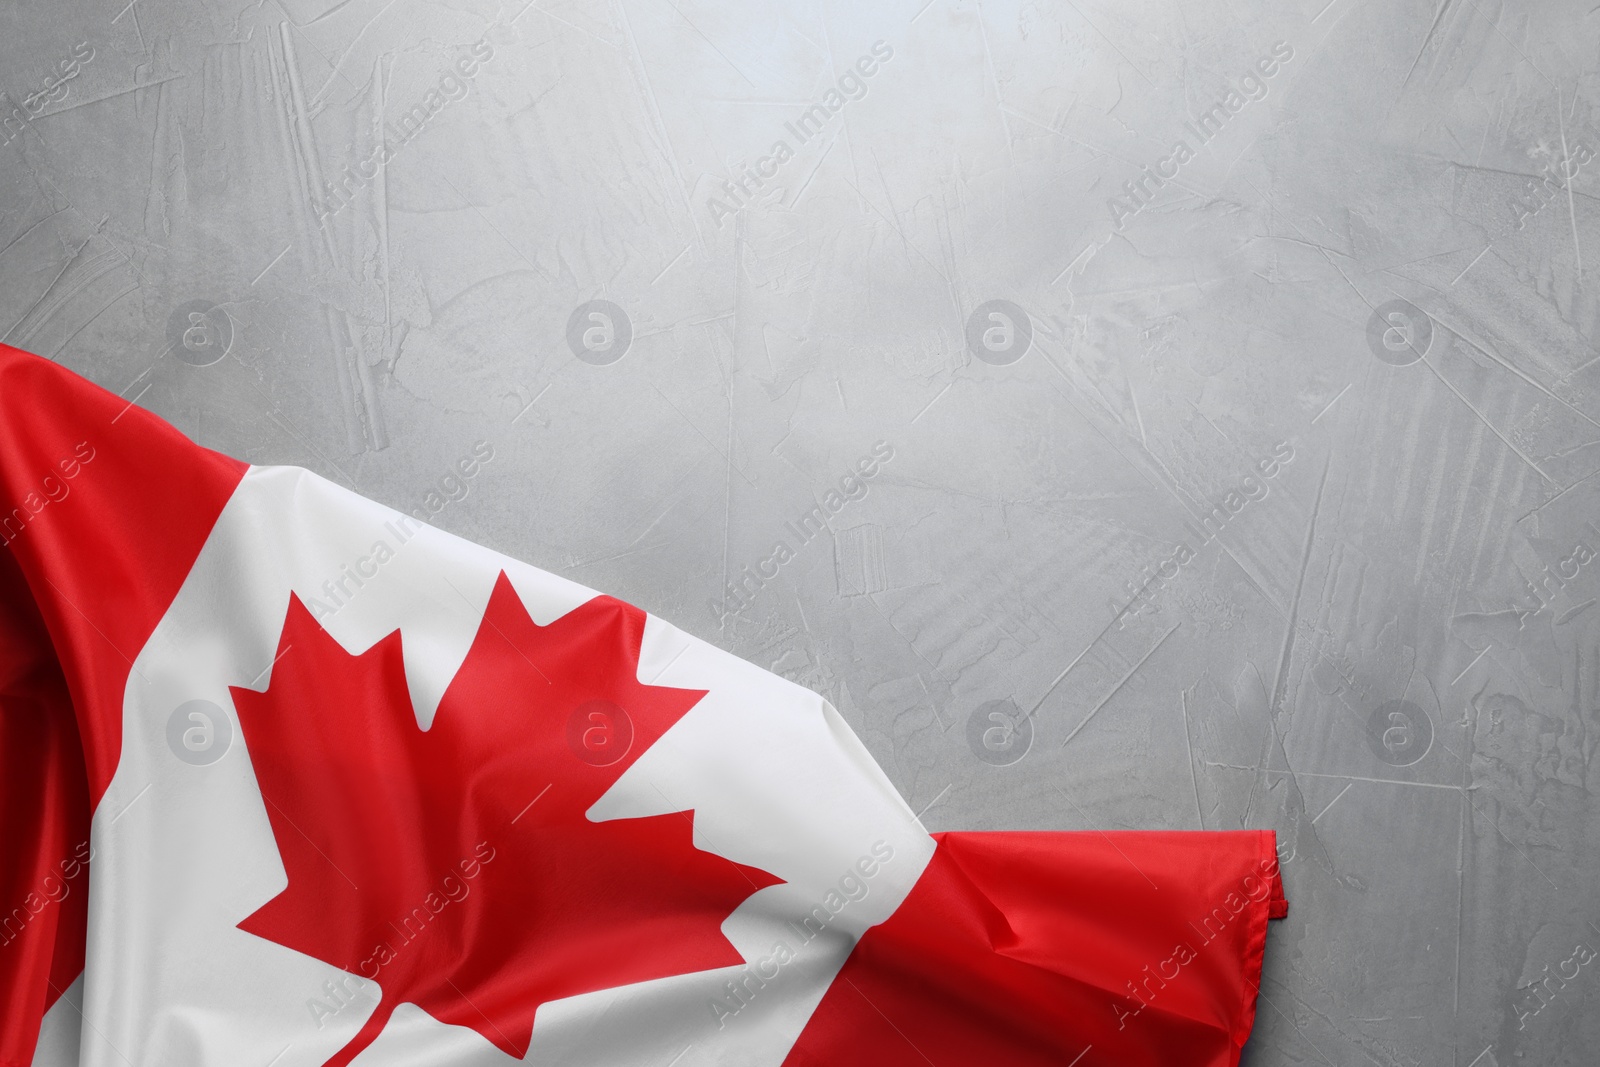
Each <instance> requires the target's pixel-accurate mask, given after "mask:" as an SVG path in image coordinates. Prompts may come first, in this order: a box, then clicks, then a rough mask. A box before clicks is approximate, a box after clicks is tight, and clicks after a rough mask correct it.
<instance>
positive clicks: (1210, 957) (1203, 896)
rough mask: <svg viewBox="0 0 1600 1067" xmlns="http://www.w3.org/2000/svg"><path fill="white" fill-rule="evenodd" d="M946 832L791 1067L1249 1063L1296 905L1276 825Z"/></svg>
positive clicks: (1211, 1066)
mask: <svg viewBox="0 0 1600 1067" xmlns="http://www.w3.org/2000/svg"><path fill="white" fill-rule="evenodd" d="M934 838H935V840H936V841H937V842H938V848H937V850H936V851H935V853H934V857H933V860H932V861H931V862H930V863H929V864H928V867H927V869H926V870H925V871H924V872H923V874H922V877H921V879H920V880H919V881H918V882H917V884H916V886H915V888H913V889H912V891H911V895H910V896H909V897H908V898H907V899H906V901H905V903H903V904H901V905H900V907H899V908H898V909H897V910H896V911H895V913H894V914H893V915H891V916H890V917H889V919H888V920H887V921H886V922H884V923H882V924H880V925H878V926H875V927H873V928H872V929H870V930H868V931H867V933H866V935H865V936H864V937H863V938H862V939H861V941H860V942H859V943H858V944H857V945H856V947H855V950H854V952H853V953H852V954H851V956H850V958H849V960H848V961H847V962H846V963H845V966H844V969H843V970H842V971H841V972H840V974H839V977H838V978H837V979H835V981H834V983H833V985H832V986H831V987H830V988H829V989H828V992H827V993H826V994H825V995H824V997H823V999H822V1003H821V1004H820V1005H819V1006H818V1008H817V1010H816V1012H815V1013H814V1014H813V1015H812V1016H811V1020H810V1022H809V1023H808V1024H807V1026H806V1028H805V1031H804V1032H803V1033H802V1034H801V1035H800V1040H799V1041H798V1042H797V1043H796V1044H795V1047H794V1049H793V1050H792V1051H791V1052H790V1054H789V1057H788V1059H786V1060H785V1061H784V1064H785V1067H838V1065H839V1064H848V1063H862V1064H868V1063H872V1064H891V1063H892V1064H931V1065H933V1067H965V1065H968V1064H974V1063H983V1064H992V1065H996V1067H1035V1065H1036V1067H1047V1065H1048V1067H1067V1065H1068V1064H1076V1065H1078V1067H1113V1065H1114V1067H1173V1065H1174V1064H1183V1065H1184V1067H1234V1065H1236V1064H1237V1063H1238V1062H1239V1053H1240V1050H1241V1049H1242V1048H1243V1046H1244V1043H1245V1040H1246V1039H1247V1038H1248V1037H1249V1035H1250V1027H1251V1024H1252V1023H1253V1022H1254V1019H1255V1002H1256V991H1257V989H1258V987H1259V985H1260V980H1261V978H1260V976H1261V959H1262V952H1263V949H1264V947H1265V944H1266V937H1267V920H1268V919H1269V918H1280V917H1282V916H1283V915H1285V914H1287V913H1288V905H1287V903H1285V901H1284V897H1283V886H1282V882H1281V879H1280V877H1279V873H1278V862H1277V854H1276V851H1275V845H1274V842H1275V837H1274V835H1273V834H1272V833H1271V832H1269V831H1238V832H1227V833H1185V832H1116V833H1098V832H1094V831H1082V832H1076V831H1075V832H1070V833H946V834H935V835H934Z"/></svg>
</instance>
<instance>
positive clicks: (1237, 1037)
mask: <svg viewBox="0 0 1600 1067" xmlns="http://www.w3.org/2000/svg"><path fill="white" fill-rule="evenodd" d="M1260 841H1261V846H1260V851H1259V855H1260V857H1261V858H1260V861H1259V862H1261V863H1270V864H1271V870H1272V873H1271V875H1270V876H1269V877H1270V878H1271V889H1272V891H1271V893H1270V894H1269V895H1268V897H1267V899H1266V900H1265V901H1263V902H1262V903H1261V904H1260V905H1257V906H1256V907H1255V908H1253V909H1252V913H1251V916H1250V943H1249V945H1248V946H1247V947H1246V949H1245V958H1244V976H1245V984H1244V988H1242V989H1241V990H1240V991H1239V993H1240V1004H1239V1028H1238V1030H1237V1031H1236V1032H1235V1033H1234V1037H1233V1044H1234V1051H1233V1060H1232V1063H1231V1064H1230V1065H1229V1067H1239V1060H1240V1058H1242V1057H1243V1056H1244V1047H1245V1045H1246V1044H1247V1043H1248V1042H1249V1040H1250V1034H1251V1032H1252V1031H1254V1030H1255V1025H1256V1006H1257V1002H1258V1001H1259V999H1260V994H1261V971H1262V969H1263V968H1264V966H1265V965H1266V956H1267V926H1268V924H1269V923H1270V922H1272V921H1273V920H1274V919H1282V918H1284V917H1285V916H1287V915H1288V914H1289V901H1288V898H1286V897H1285V896H1284V894H1283V871H1282V870H1281V869H1280V866H1279V863H1278V835H1277V833H1276V831H1273V830H1262V831H1261V832H1260Z"/></svg>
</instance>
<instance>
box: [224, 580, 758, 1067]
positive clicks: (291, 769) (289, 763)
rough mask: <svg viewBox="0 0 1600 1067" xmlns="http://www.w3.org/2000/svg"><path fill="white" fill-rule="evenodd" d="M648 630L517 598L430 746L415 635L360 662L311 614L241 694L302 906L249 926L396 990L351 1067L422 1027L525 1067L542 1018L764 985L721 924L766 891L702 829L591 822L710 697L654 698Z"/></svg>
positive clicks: (661, 691) (282, 900)
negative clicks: (703, 842)
mask: <svg viewBox="0 0 1600 1067" xmlns="http://www.w3.org/2000/svg"><path fill="white" fill-rule="evenodd" d="M644 620H645V616H644V613H643V612H642V611H640V610H639V609H637V608H634V607H630V606H629V605H627V604H624V603H622V602H620V601H617V600H613V599H612V598H610V597H597V598H595V599H593V600H591V601H589V602H588V603H586V604H584V605H583V606H581V607H579V608H577V609H575V610H573V611H571V612H569V613H567V614H566V615H564V616H562V617H561V618H559V619H556V620H555V621H554V622H552V623H551V624H550V625H548V626H539V625H537V624H536V623H534V622H533V620H532V619H530V618H529V617H528V613H527V611H526V609H524V607H523V606H522V602H521V601H520V600H519V599H518V598H517V595H516V592H515V591H514V590H513V589H512V587H511V583H510V582H509V581H508V580H507V578H506V576H505V575H504V574H501V575H500V577H499V579H498V581H497V582H496V583H495V588H494V592H493V593H492V595H491V596H490V598H489V603H488V606H487V607H486V608H485V609H484V616H483V622H482V624H481V625H480V627H479V629H478V633H477V636H476V637H475V638H474V640H473V644H472V648H471V650H470V651H469V652H468V654H467V657H466V660H465V662H463V664H462V666H461V669H460V670H459V671H458V672H457V674H456V676H455V678H454V679H453V680H452V681H451V683H450V686H449V688H448V690H447V691H446V692H445V695H444V698H443V700H441V702H440V704H439V711H438V715H437V716H436V717H435V719H434V721H433V724H432V727H431V728H430V729H428V730H426V731H424V730H422V729H421V728H420V727H419V726H418V725H417V719H416V713H415V712H414V710H413V709H412V705H411V698H410V694H409V691H408V690H407V687H406V679H405V671H404V663H403V660H402V657H401V646H400V634H399V632H395V633H391V634H389V635H388V636H387V637H385V638H384V639H382V640H381V641H379V642H378V643H377V644H375V645H373V646H372V648H370V649H368V650H367V651H366V652H363V653H361V654H359V655H355V656H352V655H350V654H348V653H346V652H345V651H344V649H343V648H341V647H340V646H339V644H338V643H337V642H336V641H334V639H333V638H332V637H331V636H329V635H328V634H327V632H326V631H324V630H323V629H322V627H321V626H320V625H318V624H317V622H316V621H315V619H313V618H312V616H311V614H310V612H308V611H307V610H306V608H305V606H304V605H303V604H301V603H300V601H299V600H298V599H295V598H291V600H290V603H289V611H288V617H287V619H286V621H285V623H284V627H283V635H282V638H281V639H280V642H279V652H278V655H279V657H280V658H279V659H278V661H277V664H276V666H274V667H273V669H272V679H271V683H270V686H269V687H268V689H267V690H266V691H265V692H257V691H255V690H252V689H241V688H234V689H233V700H234V706H235V707H236V708H237V709H238V713H239V722H240V725H241V727H242V729H243V732H244V736H245V739H246V741H247V743H248V746H249V752H250V760H251V763H252V765H253V766H254V768H255V774H256V780H257V782H258V783H259V785H260V788H261V796H262V799H263V800H264V801H265V804H266V809H267V815H268V818H269V819H270V820H271V824H272V832H273V835H274V836H275V837H276V839H277V843H278V849H279V851H280V853H281V855H282V857H283V864H284V868H285V870H286V871H287V873H288V878H289V885H288V888H287V889H285V890H284V891H283V892H281V893H279V894H278V895H277V896H276V897H273V898H272V899H271V900H270V901H268V902H267V903H266V904H265V905H263V906H262V907H261V908H260V909H259V910H257V911H256V912H255V913H254V914H252V915H250V916H249V917H248V918H246V919H245V920H244V921H243V922H241V923H240V924H239V927H240V929H242V930H245V931H247V932H249V933H252V934H255V935H256V936H258V937H263V938H266V939H267V940H270V941H275V942H277V943H278V944H280V945H285V946H287V947H289V948H292V949H295V950H297V951H300V952H303V953H305V954H306V955H308V956H313V957H315V958H316V959H319V960H322V961H324V962H325V963H329V964H332V965H333V966H335V967H339V968H343V969H344V970H346V971H350V972H352V973H355V974H360V975H362V976H364V977H366V978H369V979H372V980H375V981H376V982H377V983H378V986H379V988H380V990H381V992H380V994H379V1002H378V1006H377V1009H376V1010H375V1011H374V1012H373V1013H372V1015H371V1017H370V1018H369V1019H368V1020H367V1022H366V1024H365V1025H364V1026H363V1027H362V1028H361V1031H360V1032H359V1033H358V1034H357V1035H356V1036H355V1037H354V1038H353V1039H351V1041H350V1043H349V1044H348V1045H346V1046H345V1047H344V1048H343V1049H342V1050H340V1052H339V1053H338V1054H336V1055H335V1056H334V1057H333V1058H332V1059H330V1060H328V1061H327V1063H326V1065H325V1067H343V1065H345V1064H348V1063H349V1062H350V1061H351V1060H353V1059H354V1058H355V1057H356V1055H357V1054H359V1053H360V1052H361V1051H362V1050H363V1049H365V1048H366V1047H367V1046H368V1045H370V1044H371V1043H372V1041H373V1040H374V1039H376V1038H377V1036H378V1034H379V1033H380V1032H381V1031H382V1030H383V1028H384V1026H385V1025H386V1024H387V1023H388V1021H389V1017H390V1016H391V1015H392V1014H393V1013H394V1011H395V1009H396V1008H397V1007H399V1006H400V1005H401V1004H403V1003H409V1004H415V1005H416V1006H417V1007H419V1008H421V1009H422V1010H423V1011H425V1012H427V1013H428V1014H429V1015H431V1016H432V1017H433V1018H435V1019H437V1020H439V1021H440V1022H443V1023H449V1024H453V1025H457V1026H467V1027H471V1028H472V1029H474V1030H476V1031H477V1032H478V1033H479V1034H481V1035H483V1037H484V1038H486V1039H487V1040H489V1041H490V1042H492V1043H493V1044H494V1045H495V1047H497V1048H499V1049H500V1050H502V1051H503V1052H506V1053H508V1054H509V1055H512V1056H515V1057H517V1058H519V1059H520V1058H522V1057H523V1056H524V1055H525V1054H526V1053H527V1050H528V1043H529V1041H530V1039H531V1037H532V1033H533V1024H534V1015H535V1013H536V1012H537V1011H538V1008H539V1006H540V1005H541V1004H544V1003H545V1002H547V1001H551V1000H557V999H560V998H562V997H570V996H575V995H577V994H580V993H587V992H592V991H594V990H599V989H609V988H613V987H615V986H620V985H626V984H629V983H632V982H642V981H646V980H649V979H652V978H662V977H667V976H669V975H675V974H684V973H688V972H691V971H700V970H706V969H708V968H713V967H724V966H730V965H736V964H740V963H743V962H744V960H743V958H742V957H741V956H740V955H739V953H738V951H737V950H735V949H734V947H733V945H732V944H731V943H729V942H728V940H727V939H726V938H725V937H723V935H722V932H721V924H722V922H723V920H724V919H726V918H727V916H728V915H729V913H730V912H732V911H733V909H734V908H735V907H737V906H738V904H739V903H740V902H741V901H743V900H744V899H745V898H746V897H748V896H749V895H750V894H751V893H753V892H755V891H756V890H758V889H762V888H764V887H766V886H769V885H775V884H777V883H778V882H779V881H780V879H777V878H774V877H773V876H772V875H770V874H768V873H767V872H765V871H761V870H758V869H756V868H753V867H745V866H743V865H741V864H737V863H734V862H732V861H730V860H727V859H724V858H721V857H718V856H714V855H712V854H711V853H708V852H703V851H701V850H699V849H697V848H696V847H695V846H694V843H693V814H692V812H687V811H685V812H677V813H675V814H670V815H655V816H650V817H647V818H638V819H613V820H608V821H605V822H591V821H590V820H589V819H588V818H587V816H586V814H585V813H586V812H587V811H588V809H589V807H590V806H591V805H592V804H594V802H595V801H596V800H597V799H598V798H599V797H600V795H601V794H602V793H604V792H605V791H606V789H607V788H608V787H609V786H610V785H611V784H612V783H613V782H614V781H615V780H616V779H617V777H618V776H619V775H621V774H622V772H623V771H625V770H627V768H628V767H629V766H630V765H632V763H633V762H634V761H635V760H636V759H637V758H638V757H639V755H640V754H641V753H642V752H643V751H644V750H645V749H647V748H649V747H650V746H651V745H652V744H654V743H655V741H656V739H657V738H659V737H660V736H661V735H662V734H663V733H665V732H666V731H667V729H668V728H669V727H671V726H672V724H673V723H675V722H677V721H678V720H679V719H680V718H682V716H683V715H684V713H685V712H687V711H688V710H689V709H690V708H691V707H693V706H694V705H695V704H696V703H697V702H698V701H699V700H700V698H701V697H703V696H704V695H705V693H704V692H703V691H697V690H689V689H673V688H668V687H665V686H653V685H642V684H640V682H639V681H638V678H637V672H638V663H639V644H640V640H641V638H642V637H643V634H644Z"/></svg>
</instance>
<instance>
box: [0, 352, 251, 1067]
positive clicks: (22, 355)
mask: <svg viewBox="0 0 1600 1067" xmlns="http://www.w3.org/2000/svg"><path fill="white" fill-rule="evenodd" d="M0 415H3V417H0V542H3V543H4V549H3V551H4V553H5V555H6V557H7V558H6V559H5V560H3V561H0V592H3V594H4V598H3V599H0V641H3V642H4V648H3V649H0V826H4V828H5V839H4V855H3V856H0V932H3V933H4V935H5V941H4V943H0V1020H3V1025H0V1065H3V1067H27V1065H29V1064H31V1063H32V1062H33V1049H34V1044H35V1042H36V1041H37V1039H38V1029H39V1019H40V1016H41V1015H42V1013H43V1012H44V1011H46V1010H48V1008H49V1006H50V1005H51V1004H54V1003H55V1001H56V1000H57V999H58V998H59V997H60V996H61V994H62V993H63V992H64V991H65V990H66V987H67V986H68V985H70V984H71V983H72V981H73V980H74V979H75V978H76V977H77V976H78V975H79V974H80V973H82V971H83V956H84V930H85V926H86V923H87V916H88V911H87V907H88V892H87V889H88V887H87V875H86V874H84V873H83V872H82V871H78V872H77V874H76V876H75V877H73V878H71V879H68V880H67V885H68V888H67V889H66V890H63V889H62V888H60V885H59V883H61V882H62V880H63V878H64V876H65V875H66V874H67V873H68V872H69V871H71V870H74V868H72V867H71V862H72V861H73V860H74V859H75V858H77V857H79V856H80V855H86V854H87V848H88V841H89V817H90V813H91V812H92V810H93V808H94V806H95V805H97V804H98V803H99V801H100V797H101V796H103V795H104V793H105V790H106V786H107V785H108V784H109V783H110V781H111V776H112V775H113V774H114V773H115V772H116V768H117V762H118V760H119V759H120V758H121V754H122V706H123V699H122V698H123V693H124V691H125V689H126V687H127V685H128V682H129V676H130V671H131V669H132V666H133V661H134V658H135V657H137V656H138V654H139V651H140V649H142V648H143V647H144V644H145V642H146V641H147V640H148V639H149V637H150V634H151V633H153V632H154V630H155V628H156V624H157V623H158V622H160V620H161V617H162V615H164V614H165V613H166V610H167V607H168V606H169V605H170V604H171V603H172V600H173V598H174V597H175V596H176V595H177V592H178V588H179V586H181V585H182V584H183V580H184V578H185V577H186V576H187V575H188V573H189V568H190V566H191V565H192V564H193V563H194V560H195V557H196V556H198V555H199V553H200V548H201V546H202V545H204V544H205V540H206V537H207V536H208V535H209V534H210V532H211V528H212V527H213V526H214V525H215V523H216V520H217V517H218V516H219V515H220V514H221V513H222V508H223V505H224V504H226V503H227V501H228V498H229V496H231V495H232V493H233V491H234V489H235V488H236V487H237V486H238V484H239V480H240V479H241V478H242V477H243V476H244V472H245V469H246V467H245V464H243V463H240V462H239V461H238V460H234V459H230V458H228V457H227V456H223V455H220V454H219V453H216V452H211V451H208V450H206V449H204V448H201V447H199V446H198V445H196V444H194V443H193V442H191V441H189V440H188V439H187V438H185V437H184V436H183V435H182V434H180V433H179V432H178V431H177V430H174V429H173V428H172V427H171V426H169V425H167V424H166V423H165V422H163V421H161V420H160V419H158V418H156V417H155V416H154V415H152V414H150V413H149V412H147V411H145V410H143V409H142V408H139V407H137V406H135V405H133V404H130V403H129V402H128V401H126V400H123V399H122V398H120V397H118V396H115V395H114V394H112V393H109V392H107V391H106V390H104V389H101V388H99V387H97V386H95V385H93V384H92V383H90V382H87V381H85V380H84V379H83V378H81V377H79V376H78V375H76V374H74V373H72V372H71V371H69V370H67V369H65V368H63V367H61V366H58V365H57V364H55V363H52V362H50V361H49V360H47V359H43V358H41V357H39V356H34V355H30V354H28V353H26V352H22V351H19V350H18V349H15V348H11V347H9V346H6V345H0ZM64 864H65V865H67V866H63V865H64ZM53 897H59V898H60V899H59V900H57V899H52V898H53ZM41 901H43V902H44V906H43V907H39V904H40V902H41ZM35 909H37V910H35ZM8 922H9V925H8Z"/></svg>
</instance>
